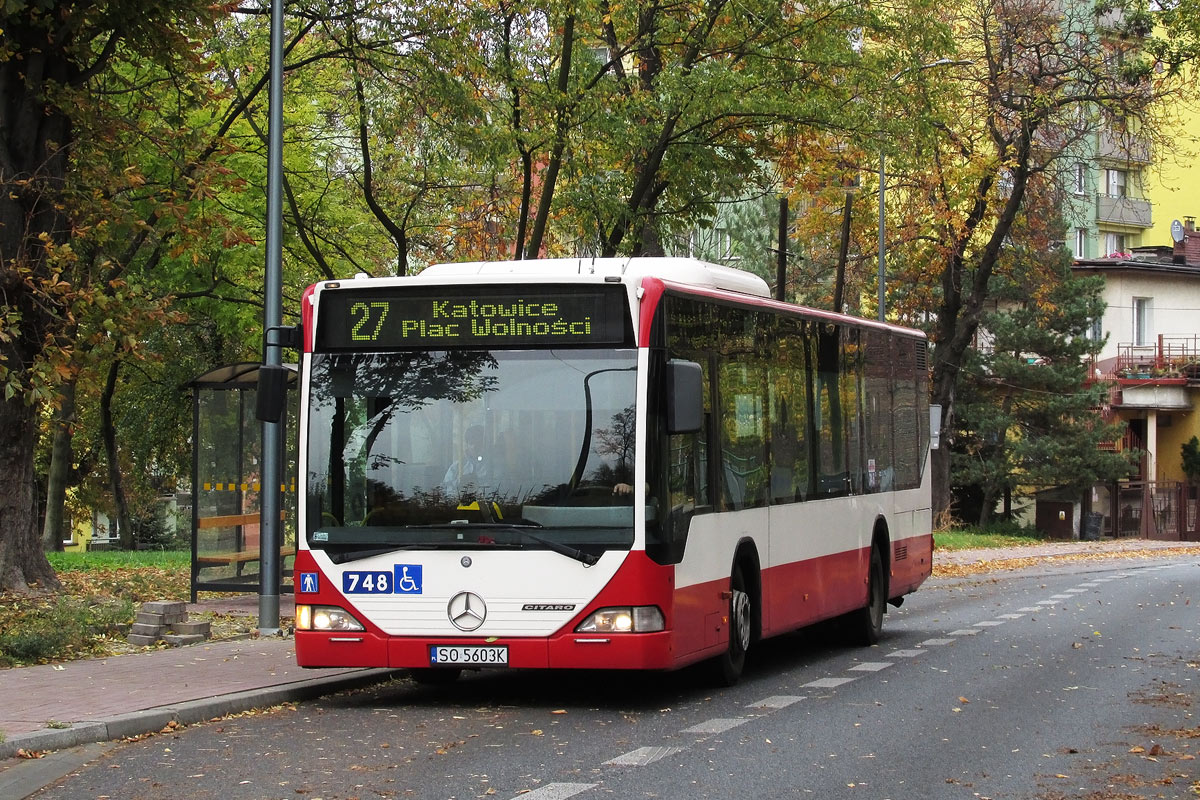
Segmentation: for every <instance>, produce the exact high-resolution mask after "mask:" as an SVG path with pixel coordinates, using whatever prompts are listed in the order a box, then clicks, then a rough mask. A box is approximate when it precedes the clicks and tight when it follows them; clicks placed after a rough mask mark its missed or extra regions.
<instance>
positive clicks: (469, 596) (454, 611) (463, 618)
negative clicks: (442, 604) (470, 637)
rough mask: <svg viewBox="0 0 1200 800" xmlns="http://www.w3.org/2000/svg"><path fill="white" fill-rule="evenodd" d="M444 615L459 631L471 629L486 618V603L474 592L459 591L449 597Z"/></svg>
mask: <svg viewBox="0 0 1200 800" xmlns="http://www.w3.org/2000/svg"><path fill="white" fill-rule="evenodd" d="M446 616H448V617H450V622H451V623H453V624H454V627H456V628H458V629H459V630H460V631H473V630H475V629H476V628H478V627H479V626H480V625H482V624H483V621H484V620H485V619H487V605H486V604H485V603H484V602H483V598H482V597H480V596H479V595H477V594H475V593H474V592H459V593H458V594H456V595H454V597H451V598H450V602H449V604H447V606H446Z"/></svg>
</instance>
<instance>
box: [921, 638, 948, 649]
mask: <svg viewBox="0 0 1200 800" xmlns="http://www.w3.org/2000/svg"><path fill="white" fill-rule="evenodd" d="M953 643H954V640H953V639H926V640H925V641H923V642H921V643H920V644H919V645H917V646H918V647H940V646H941V645H944V644H953Z"/></svg>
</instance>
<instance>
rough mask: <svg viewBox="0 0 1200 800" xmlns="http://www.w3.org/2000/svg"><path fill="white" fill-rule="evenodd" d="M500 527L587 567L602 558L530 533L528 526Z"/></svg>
mask: <svg viewBox="0 0 1200 800" xmlns="http://www.w3.org/2000/svg"><path fill="white" fill-rule="evenodd" d="M498 527H504V528H506V529H507V530H510V531H512V532H513V533H515V534H517V535H518V536H523V537H525V538H526V539H528V540H530V541H531V542H537V543H538V544H540V545H542V546H543V547H545V548H546V549H547V550H553V551H554V552H556V553H558V554H559V555H562V556H566V557H567V558H573V559H575V560H576V561H578V562H579V563H581V564H583V565H584V566H585V567H590V566H593V565H595V564H596V562H597V561H599V560H600V557H599V556H594V555H592V554H591V553H585V552H583V551H582V550H580V549H579V548H578V547H571V546H570V545H569V544H563V543H562V542H556V541H554V540H553V539H545V538H542V537H541V536H538V535H537V534H536V533H530V532H529V531H528V530H527V529H526V527H525V526H523V525H507V526H498Z"/></svg>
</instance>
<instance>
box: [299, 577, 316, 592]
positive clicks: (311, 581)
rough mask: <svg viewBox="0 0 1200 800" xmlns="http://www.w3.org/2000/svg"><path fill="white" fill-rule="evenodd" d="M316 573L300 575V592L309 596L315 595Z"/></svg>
mask: <svg viewBox="0 0 1200 800" xmlns="http://www.w3.org/2000/svg"><path fill="white" fill-rule="evenodd" d="M317 587H318V582H317V573H315V572H301V573H300V591H302V592H307V593H309V594H316V593H317V591H318V589H317Z"/></svg>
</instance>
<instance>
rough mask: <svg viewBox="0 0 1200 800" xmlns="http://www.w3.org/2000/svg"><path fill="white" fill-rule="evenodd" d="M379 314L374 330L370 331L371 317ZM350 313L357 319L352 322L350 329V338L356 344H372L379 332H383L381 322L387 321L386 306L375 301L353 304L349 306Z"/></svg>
mask: <svg viewBox="0 0 1200 800" xmlns="http://www.w3.org/2000/svg"><path fill="white" fill-rule="evenodd" d="M375 312H378V313H379V319H378V320H377V321H376V322H375V327H374V329H371V327H370V322H371V317H372V316H374V315H375ZM350 313H351V314H352V315H354V316H356V317H357V319H356V320H355V321H354V326H353V327H352V328H351V329H350V338H351V339H353V340H354V341H356V342H373V341H375V340H376V339H378V338H379V332H380V331H381V330H383V321H384V320H385V319H387V315H388V304H387V303H385V302H381V301H377V302H374V303H369V304H368V303H355V304H354V305H352V306H350Z"/></svg>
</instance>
